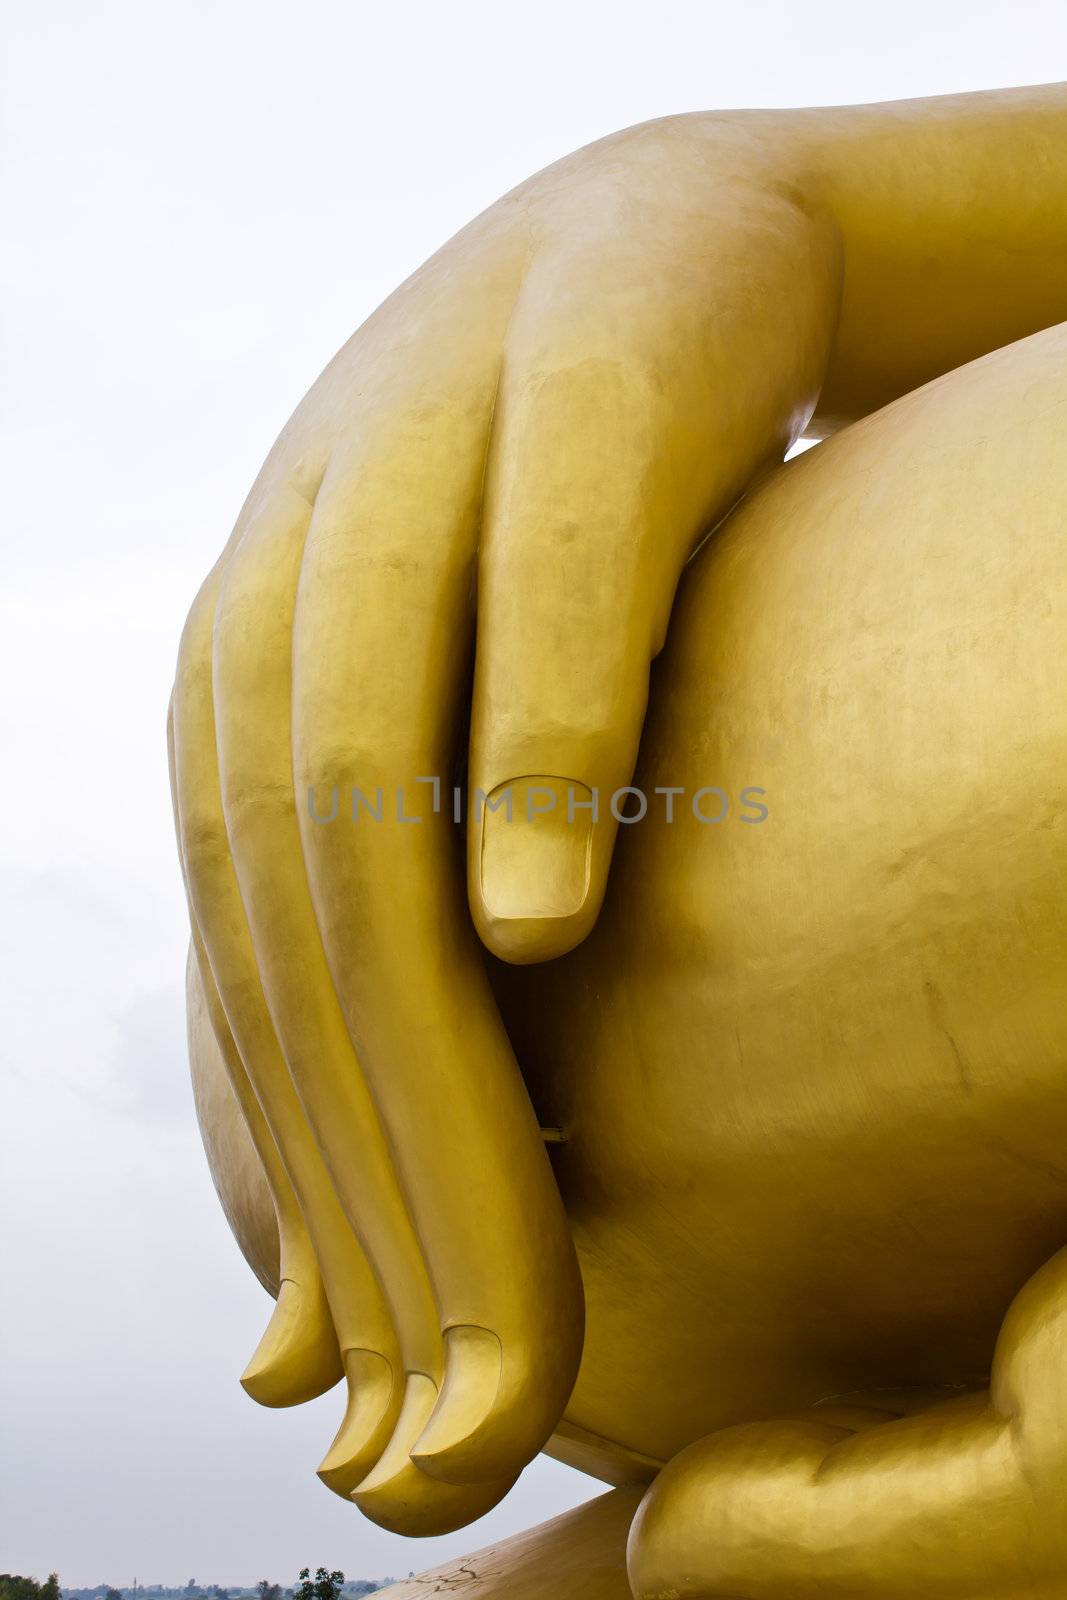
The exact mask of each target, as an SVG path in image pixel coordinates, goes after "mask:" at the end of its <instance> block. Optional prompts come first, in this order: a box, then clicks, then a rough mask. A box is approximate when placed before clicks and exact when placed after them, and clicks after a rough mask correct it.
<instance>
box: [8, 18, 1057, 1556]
mask: <svg viewBox="0 0 1067 1600" xmlns="http://www.w3.org/2000/svg"><path fill="white" fill-rule="evenodd" d="M1063 76H1067V22H1065V19H1064V11H1063V5H1062V0H1031V3H1026V0H1023V3H1021V4H1020V3H1018V0H1016V3H1009V0H984V3H983V0H897V3H895V4H893V5H887V6H878V7H874V6H869V5H864V4H860V3H858V0H849V3H838V0H814V3H808V4H804V3H801V0H793V3H785V0H735V3H733V4H731V5H725V4H721V3H719V0H701V3H692V0H643V3H640V4H632V3H627V0H604V3H595V4H591V3H583V0H536V3H533V0H530V3H529V4H525V5H522V4H515V3H507V0H490V3H482V0H450V3H447V4H442V3H441V0H413V3H408V4H403V3H399V4H393V5H383V4H381V3H380V0H378V3H375V4H373V5H365V4H362V3H360V0H349V3H340V0H303V3H300V4H296V3H293V4H290V5H283V4H279V3H277V0H237V3H227V0H214V3H211V4H204V3H201V0H182V3H181V4H176V3H170V4H166V3H163V4H160V3H157V4H153V5H145V4H143V0H92V3H90V4H86V3H85V0H35V3H34V4H32V5H14V4H13V5H11V6H10V7H9V8H8V10H7V21H6V24H5V25H4V63H3V91H2V98H3V112H2V115H3V145H4V157H3V164H4V167H3V210H4V214H5V223H6V228H5V234H6V240H5V247H4V252H3V261H2V264H0V274H2V278H3V286H2V297H0V305H2V308H3V319H4V324H5V328H4V347H5V348H4V373H5V378H4V392H3V410H4V423H5V434H6V438H5V444H4V486H3V494H2V501H0V503H2V505H3V509H4V517H3V524H4V552H3V566H2V576H3V591H4V592H3V599H2V606H3V611H2V622H0V651H2V653H3V658H2V661H0V683H2V685H3V702H2V708H0V725H2V736H0V737H2V745H0V748H2V751H3V758H4V763H5V765H4V782H3V785H2V790H0V794H2V799H0V805H2V807H3V819H2V824H0V871H2V874H3V883H2V891H0V937H2V940H3V955H2V959H0V972H2V973H3V983H4V989H5V994H4V997H3V1005H2V1016H3V1034H2V1041H0V1049H2V1053H3V1063H2V1078H3V1084H2V1090H3V1102H4V1105H3V1117H4V1122H3V1127H4V1130H5V1132H4V1145H3V1167H4V1172H3V1185H4V1200H3V1205H4V1221H3V1234H4V1238H3V1250H4V1260H3V1265H2V1278H0V1281H2V1282H3V1285H4V1291H3V1301H4V1304H3V1310H2V1312H0V1330H2V1332H0V1339H2V1341H3V1349H2V1352H0V1384H2V1387H3V1394H2V1397H0V1406H2V1413H0V1414H2V1417H3V1433H4V1446H3V1449H4V1474H5V1482H4V1487H3V1511H2V1527H0V1567H2V1568H4V1569H6V1570H8V1571H13V1572H19V1571H21V1572H27V1573H33V1574H36V1575H38V1576H44V1575H45V1574H46V1573H47V1572H49V1571H50V1570H52V1569H58V1570H59V1572H60V1575H61V1578H62V1580H63V1582H64V1583H67V1584H70V1585H88V1584H95V1583H98V1582H102V1581H107V1582H111V1583H115V1584H120V1583H125V1584H128V1583H130V1582H132V1580H133V1578H134V1577H135V1576H136V1577H138V1578H140V1580H141V1581H142V1582H145V1583H148V1582H155V1581H159V1582H166V1583H176V1582H179V1583H181V1582H184V1581H185V1580H186V1579H187V1578H188V1577H189V1576H190V1575H195V1576H196V1577H197V1578H198V1580H199V1581H201V1582H203V1583H207V1582H220V1583H224V1584H226V1583H249V1582H252V1581H254V1580H256V1579H257V1578H259V1577H262V1576H269V1577H271V1578H274V1579H277V1580H280V1581H283V1582H291V1581H292V1580H293V1578H294V1577H295V1575H296V1572H297V1569H298V1568H299V1567H300V1566H302V1565H305V1564H308V1563H310V1564H311V1565H312V1566H315V1565H318V1564H320V1563H322V1564H325V1565H327V1566H331V1567H333V1566H340V1567H342V1568H343V1569H344V1570H345V1571H346V1572H347V1573H348V1574H349V1575H350V1576H358V1575H377V1574H380V1573H386V1572H390V1573H403V1574H406V1573H407V1572H408V1571H409V1570H411V1569H412V1568H414V1569H415V1570H418V1569H420V1568H421V1567H424V1566H427V1565H430V1564H431V1563H432V1562H434V1561H436V1560H439V1559H442V1558H444V1557H445V1556H446V1555H449V1554H451V1553H457V1554H458V1553H460V1552H461V1551H464V1550H469V1549H472V1548H474V1547H476V1546H477V1545H479V1544H484V1543H486V1542H487V1541H488V1540H489V1539H490V1538H492V1537H496V1536H499V1535H500V1534H501V1533H502V1532H507V1531H511V1530H512V1529H517V1528H519V1527H521V1526H524V1525H527V1524H528V1523H530V1522H533V1521H536V1520H539V1519H540V1518H542V1517H545V1516H548V1515H552V1514H554V1513H555V1512H556V1511H558V1510H562V1509H564V1508H565V1507H566V1506H567V1505H570V1504H573V1503H575V1502H576V1501H577V1500H579V1499H581V1498H583V1497H584V1496H586V1495H587V1494H589V1493H590V1492H594V1491H595V1490H596V1489H597V1487H598V1486H597V1485H595V1484H593V1483H592V1482H591V1481H590V1480H588V1479H584V1478H581V1477H579V1475H577V1474H575V1473H571V1472H568V1471H567V1470H566V1469H564V1468H562V1467H557V1466H555V1465H554V1464H552V1463H550V1462H547V1461H539V1462H537V1463H535V1465H534V1466H533V1467H531V1468H530V1469H529V1471H528V1472H527V1474H526V1475H525V1477H524V1478H523V1479H522V1480H521V1482H520V1484H519V1486H518V1487H517V1488H516V1489H515V1490H514V1491H513V1493H512V1495H511V1496H510V1497H509V1500H508V1501H507V1502H506V1503H505V1505H504V1506H503V1507H501V1508H500V1509H498V1510H497V1511H496V1512H494V1513H493V1514H492V1515H491V1516H490V1517H488V1518H486V1519H485V1522H484V1523H483V1524H480V1525H479V1526H478V1527H476V1528H475V1529H474V1530H473V1531H472V1530H468V1531H466V1532H463V1533H460V1534H457V1535H454V1536H452V1537H451V1538H448V1539H442V1540H432V1541H426V1542H424V1543H415V1542H412V1541H407V1540H403V1539H399V1538H395V1537H393V1536H391V1535H388V1534H385V1533H381V1532H379V1531H378V1530H377V1529H375V1528H373V1527H372V1526H371V1525H370V1524H368V1523H366V1522H364V1521H363V1520H362V1519H361V1518H360V1517H359V1515H358V1513H357V1512H356V1511H355V1509H354V1508H347V1507H346V1506H345V1505H343V1504H342V1502H341V1501H340V1500H337V1499H336V1498H335V1497H333V1496H332V1495H330V1494H329V1493H328V1492H327V1491H326V1490H325V1489H323V1488H322V1487H321V1486H320V1485H319V1483H318V1481H317V1480H316V1478H315V1476H314V1466H315V1463H316V1462H317V1461H318V1460H319V1458H320V1457H321V1455H322V1453H323V1450H324V1448H325V1446H326V1444H327V1443H328V1441H329V1439H330V1437H331V1436H332V1433H333V1431H334V1426H335V1423H336V1419H337V1416H338V1404H339V1402H338V1397H337V1395H336V1394H335V1395H331V1396H327V1397H325V1398H324V1399H323V1400H320V1401H318V1402H316V1403H315V1404H314V1405H311V1406H307V1407H303V1408H300V1409H298V1410H296V1411H289V1412H267V1411H263V1410H261V1409H259V1408H258V1407H256V1406H255V1405H253V1404H252V1402H251V1401H249V1400H247V1399H246V1398H245V1396H244V1394H243V1393H242V1391H241V1390H240V1389H239V1387H238V1385H237V1374H238V1372H239V1371H240V1370H241V1368H242V1366H243V1365H244V1362H245V1360H246V1358H247V1356H248V1355H249V1353H250V1352H251V1350H252V1348H253V1347H254V1345H255V1343H256V1340H257V1338H258V1336H259V1333H260V1331H261V1329H262V1327H263V1324H264V1322H265V1320H266V1316H267V1312H268V1309H269V1302H268V1301H267V1300H266V1298H265V1297H264V1295H263V1292H262V1290H261V1289H260V1288H259V1287H258V1285H257V1284H256V1283H255V1282H254V1281H253V1279H252V1277H251V1275H250V1274H249V1273H248V1272H247V1270H246V1269H245V1267H244V1264H243V1262H242V1261H241V1259H240V1257H239V1255H238V1253H237V1249H236V1246H235V1245H234V1244H233V1242H232V1240H231V1239H230V1236H229V1233H228V1231H227V1228H226V1224H225V1222H224V1221H223V1218H222V1214H221V1212H220V1211H219V1209H218V1207H217V1204H216V1202H215V1197H214V1193H213V1191H212V1188H211V1184H210V1181H209V1179H208V1176H207V1171H206V1167H205V1164H204V1160H203V1156H202V1154H201V1151H200V1147H199V1142H198V1138H197V1134H196V1130H195V1124H194V1120H193V1111H192V1104H191V1097H190V1093H189V1089H188V1086H187V1072H186V1065H185V1042H184V1016H183V1004H182V991H181V977H182V967H183V960H184V950H185V941H186V929H185V923H184V909H183V903H182V898H181V895H180V893H179V886H178V877H177V871H176V868H175V864H174V859H173V847H172V838H171V823H170V815H169V802H168V797H167V787H166V759H165V751H164V739H163V722H164V711H165V706H166V701H167V695H168V692H169V686H170V678H171V674H172V669H173V659H174V653H175V647H176V643H177V638H178V632H179V629H180V627H181V623H182V620H183V617H184V613H185V609H186V606H187V604H188V602H189V600H190V598H191V596H192V594H193V592H194V590H195V588H196V586H197V584H198V582H199V580H200V578H201V577H202V575H203V573H204V572H205V571H206V569H207V567H208V566H209V565H210V563H211V562H212V560H213V559H214V556H215V554H216V553H217V551H218V549H219V547H220V545H221V544H222V542H223V540H224V539H225V537H226V535H227V533H228V531H229V527H230V524H231V522H232V519H233V517H234V515H235V513H236V511H237V508H238V506H239V505H240V502H241V500H242V499H243V497H244V494H245V492H246V490H247V489H248V487H249V485H250V483H251V480H252V478H253V477H254V475H255V472H256V470H257V468H258V466H259V463H260V460H261V459H262V457H263V455H264V454H265V453H266V450H267V449H268V447H269V446H270V444H271V442H272V441H273V439H274V436H275V435H276V433H277V432H278V430H279V428H280V427H281V426H282V424H283V423H284V421H285V419H286V417H287V415H288V413H289V411H290V410H291V409H292V407H293V405H294V404H295V402H296V401H297V399H298V398H299V396H300V394H301V393H302V391H303V390H304V388H306V386H307V384H308V383H309V382H310V381H311V379H312V378H313V377H314V376H315V374H316V372H317V371H318V370H319V368H320V367H321V366H322V365H323V363H324V362H325V361H326V360H327V359H328V357H329V356H330V355H331V354H332V353H333V351H334V349H335V348H336V347H337V346H338V345H339V344H340V343H341V342H342V341H343V340H344V339H345V338H347V336H348V334H349V333H350V332H351V330H352V329H353V327H355V326H356V324H357V323H359V322H360V321H361V320H362V319H363V318H364V317H365V316H366V315H367V313H368V312H369V311H370V310H371V309H372V308H373V307H374V306H375V304H376V303H377V302H378V301H379V300H380V299H381V298H382V297H383V296H384V295H385V294H387V293H388V292H389V290H390V289H391V288H393V286H394V285H395V284H396V283H397V282H398V281H399V280H400V279H401V278H403V277H404V276H405V275H406V274H407V273H408V272H410V271H411V270H412V268H414V267H415V266H416V265H417V264H418V263H419V262H420V261H421V260H422V259H423V258H424V257H425V256H427V255H428V254H430V253H431V251H432V250H433V249H434V248H435V247H436V246H437V245H438V244H439V243H440V242H441V241H442V240H443V239H445V238H446V237H447V236H448V235H449V234H451V233H452V232H454V231H455V229H456V228H457V227H459V226H460V225H461V224H463V223H464V222H465V221H467V220H468V218H469V217H470V216H472V215H473V214H474V213H475V212H476V211H478V210H480V209H481V208H482V207H483V206H485V205H486V204H487V203H488V202H489V201H491V200H492V199H493V198H494V197H495V196H496V195H497V194H499V193H501V192H502V191H503V190H505V189H507V188H509V187H510V186H511V185H512V184H514V183H516V182H517V181H519V180H520V179H522V178H523V177H525V176H526V175H527V174H528V173H530V172H531V171H533V170H535V169H536V168H538V167H541V166H543V165H544V164H545V163H546V162H549V161H551V160H553V159H554V158H555V157H557V156H559V155H562V154H563V153H564V152H566V151H567V150H569V149H572V148H573V147H574V146H576V145H579V144H583V143H585V142H587V141H588V140H590V139H592V138H595V137H597V136H599V135H600V134H603V133H606V132H609V131H610V130H611V129H613V128H616V127H620V126H623V125H625V124H627V123H632V122H637V121H641V120H643V119H645V118H647V117H654V116H659V115H661V114H663V113H667V112H674V111H682V110H691V109H697V108H700V107H709V106H733V105H768V106H769V105H775V106H777V105H794V104H817V103H834V102H841V101H855V100H871V99H888V98H896V97H900V96H906V95H920V94H936V93H945V92H949V91H953V90H961V89H977V88H987V87H994V86H998V85H1005V84H1015V83H1030V82H1043V81H1046V80H1048V79H1051V78H1056V77H1063Z"/></svg>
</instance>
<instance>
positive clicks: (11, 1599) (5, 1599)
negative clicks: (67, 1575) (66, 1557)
mask: <svg viewBox="0 0 1067 1600" xmlns="http://www.w3.org/2000/svg"><path fill="white" fill-rule="evenodd" d="M0 1600H61V1597H60V1593H59V1577H58V1575H57V1574H56V1573H54V1572H50V1573H49V1574H48V1577H47V1578H46V1579H45V1581H44V1583H38V1582H37V1579H36V1578H23V1577H20V1576H19V1574H18V1573H16V1572H0Z"/></svg>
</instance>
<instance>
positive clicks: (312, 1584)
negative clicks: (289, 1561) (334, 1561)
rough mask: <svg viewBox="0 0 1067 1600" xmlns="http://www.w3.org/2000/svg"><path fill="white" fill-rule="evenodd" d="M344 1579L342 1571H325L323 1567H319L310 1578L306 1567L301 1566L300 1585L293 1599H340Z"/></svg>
mask: <svg viewBox="0 0 1067 1600" xmlns="http://www.w3.org/2000/svg"><path fill="white" fill-rule="evenodd" d="M344 1581H345V1575H344V1573H343V1572H327V1571H326V1568H325V1567H319V1568H318V1570H317V1572H316V1573H315V1577H314V1580H312V1578H311V1576H310V1574H309V1571H308V1568H307V1567H301V1569H300V1586H299V1588H298V1589H297V1590H296V1592H295V1594H294V1596H293V1600H341V1590H342V1587H343V1586H344Z"/></svg>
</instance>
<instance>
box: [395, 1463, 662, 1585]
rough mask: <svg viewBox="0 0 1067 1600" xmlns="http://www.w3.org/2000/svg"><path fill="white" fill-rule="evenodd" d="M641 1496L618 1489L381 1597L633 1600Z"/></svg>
mask: <svg viewBox="0 0 1067 1600" xmlns="http://www.w3.org/2000/svg"><path fill="white" fill-rule="evenodd" d="M639 1499H640V1493H639V1491H637V1490H634V1489H615V1490H614V1491H613V1492H612V1493H611V1494H603V1495H599V1496H598V1497H597V1499H595V1500H592V1501H589V1502H588V1503H587V1504H586V1505H584V1506H579V1507H578V1508H577V1510H575V1511H568V1512H565V1513H564V1515H563V1516H561V1517H553V1519H552V1520H551V1522H545V1523H542V1524H541V1526H540V1527H538V1528H532V1529H530V1531H529V1532H528V1533H520V1534H516V1535H515V1536H514V1537H513V1538H511V1539H504V1540H502V1541H501V1543H500V1544H496V1545H490V1546H489V1547H488V1548H487V1549H485V1550H475V1551H474V1552H473V1554H471V1555H469V1556H461V1557H459V1559H458V1560H453V1561H446V1562H444V1563H443V1564H442V1565H441V1566H439V1567H434V1568H433V1569H432V1570H431V1571H429V1572H422V1573H420V1574H419V1576H418V1577H417V1578H410V1579H408V1580H407V1581H406V1582H400V1583H396V1584H390V1586H389V1588H388V1589H382V1590H381V1591H380V1593H381V1595H382V1596H383V1600H426V1596H427V1595H439V1594H444V1595H458V1596H460V1600H547V1597H548V1596H552V1597H553V1600H630V1585H629V1583H628V1582H627V1578H626V1534H627V1530H628V1528H629V1526H630V1521H631V1518H632V1517H633V1514H634V1511H635V1510H636V1508H637V1502H638V1500H639Z"/></svg>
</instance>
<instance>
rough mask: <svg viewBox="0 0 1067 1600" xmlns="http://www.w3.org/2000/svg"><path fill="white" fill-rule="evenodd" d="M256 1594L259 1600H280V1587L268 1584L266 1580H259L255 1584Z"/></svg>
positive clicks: (279, 1585) (277, 1584)
mask: <svg viewBox="0 0 1067 1600" xmlns="http://www.w3.org/2000/svg"><path fill="white" fill-rule="evenodd" d="M256 1593H257V1594H258V1595H259V1600H282V1586H281V1584H280V1583H268V1581H267V1579H266V1578H260V1580H259V1582H258V1583H257V1584H256Z"/></svg>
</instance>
